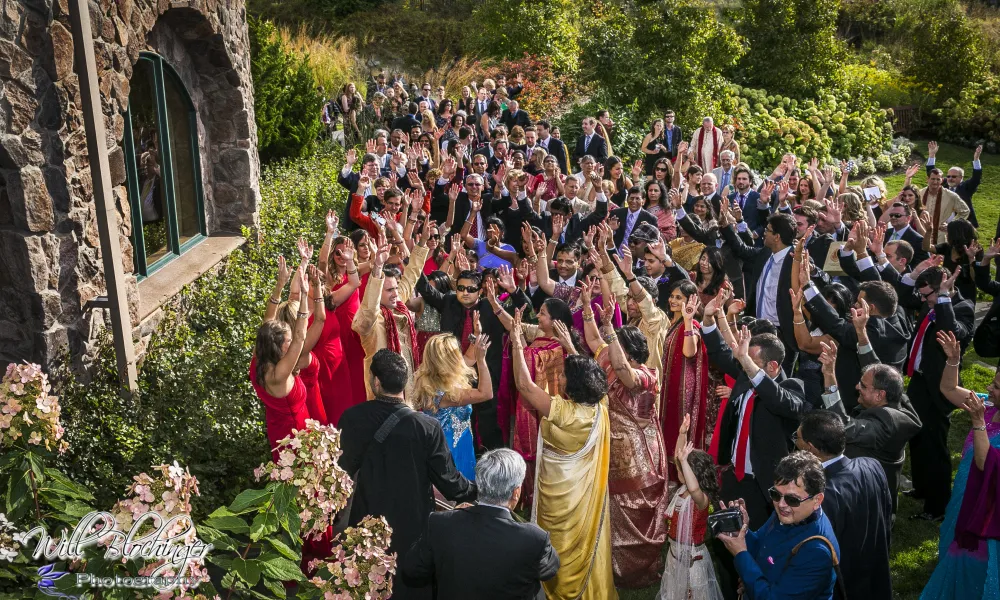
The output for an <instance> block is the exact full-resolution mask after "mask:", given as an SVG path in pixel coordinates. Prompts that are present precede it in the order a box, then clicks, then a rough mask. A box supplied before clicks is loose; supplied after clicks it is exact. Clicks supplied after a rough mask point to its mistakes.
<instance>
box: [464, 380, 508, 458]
mask: <svg viewBox="0 0 1000 600" xmlns="http://www.w3.org/2000/svg"><path fill="white" fill-rule="evenodd" d="M472 418H473V424H472V427H473V429H472V431H473V434H474V435H473V437H474V439H475V442H476V446H477V448H476V450H477V454H478V453H479V452H478V450H479V447H482V448H483V449H484V450H495V449H497V448H503V447H504V443H503V433H502V432H501V431H500V423H498V422H497V399H496V393H494V394H493V398H492V399H491V400H487V401H486V402H479V403H477V404H473V405H472Z"/></svg>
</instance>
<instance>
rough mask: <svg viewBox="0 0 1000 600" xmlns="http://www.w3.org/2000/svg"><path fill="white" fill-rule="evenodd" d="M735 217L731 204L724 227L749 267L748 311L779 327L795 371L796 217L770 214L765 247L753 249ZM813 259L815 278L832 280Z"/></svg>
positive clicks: (787, 361)
mask: <svg viewBox="0 0 1000 600" xmlns="http://www.w3.org/2000/svg"><path fill="white" fill-rule="evenodd" d="M731 218H732V217H731V215H730V213H729V210H728V207H727V208H726V209H725V210H723V212H722V214H721V215H720V227H721V231H722V237H723V239H725V240H726V245H727V246H731V247H732V250H733V253H734V254H736V256H738V257H739V258H740V259H741V260H743V262H744V264H746V266H747V267H748V268H746V269H744V273H746V280H745V281H744V285H745V287H746V301H747V307H746V310H747V314H750V315H753V316H755V317H757V318H758V319H767V320H769V321H771V322H772V323H774V324H775V325H776V326H777V327H778V335H779V337H780V338H781V341H782V342H784V343H785V351H786V355H785V363H784V365H783V366H784V368H785V370H786V371H791V368H792V365H793V364H794V361H795V358H796V355H797V354H798V351H799V346H798V344H796V343H795V325H794V323H793V321H794V320H795V317H794V313H793V311H792V300H791V297H790V296H789V294H788V290H790V289H792V269H793V268H798V265H796V264H794V262H795V261H794V258H793V256H792V243H793V242H794V241H795V234H796V229H795V219H793V218H792V216H791V215H788V214H782V213H778V214H773V215H771V216H770V217H768V219H767V226H766V227H765V228H764V247H763V248H752V247H750V246H747V245H746V244H745V243H744V242H743V240H742V239H740V237H739V236H737V235H736V232H735V231H733V229H732V227H730V226H729V220H730V219H731ZM809 262H810V270H811V275H810V277H811V279H812V280H813V281H815V282H816V284H817V285H819V286H821V287H822V286H825V285H826V284H828V283H830V277H829V275H827V274H826V273H825V272H824V271H822V270H820V269H817V268H816V265H815V264H813V263H812V257H811V256H810V258H809ZM747 263H749V264H747ZM803 283H804V282H803Z"/></svg>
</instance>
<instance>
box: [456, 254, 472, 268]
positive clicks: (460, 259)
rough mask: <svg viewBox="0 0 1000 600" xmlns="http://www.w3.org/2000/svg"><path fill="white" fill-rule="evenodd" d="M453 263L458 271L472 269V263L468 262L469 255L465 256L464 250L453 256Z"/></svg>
mask: <svg viewBox="0 0 1000 600" xmlns="http://www.w3.org/2000/svg"><path fill="white" fill-rule="evenodd" d="M455 265H456V266H457V267H458V270H459V271H469V270H471V269H472V265H470V264H469V257H468V256H466V254H465V252H459V253H458V255H457V256H456V257H455Z"/></svg>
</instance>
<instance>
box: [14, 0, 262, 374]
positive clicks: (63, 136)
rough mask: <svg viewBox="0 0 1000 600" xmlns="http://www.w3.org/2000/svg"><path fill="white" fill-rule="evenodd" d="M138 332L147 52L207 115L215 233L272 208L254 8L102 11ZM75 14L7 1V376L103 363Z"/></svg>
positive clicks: (151, 4) (125, 2)
mask: <svg viewBox="0 0 1000 600" xmlns="http://www.w3.org/2000/svg"><path fill="white" fill-rule="evenodd" d="M89 7H90V19H91V25H92V27H93V35H94V45H95V58H96V62H97V71H98V76H99V81H100V95H101V104H102V108H103V112H104V118H105V126H106V127H107V149H108V153H109V160H110V166H111V175H112V184H113V185H114V186H115V187H114V199H115V203H116V205H117V209H118V230H119V241H120V243H121V248H122V267H123V269H124V271H125V273H126V279H127V290H128V298H129V308H130V312H131V317H132V325H133V327H134V328H136V331H137V332H138V331H139V325H140V324H139V318H138V317H139V315H138V305H139V288H138V287H137V284H136V278H135V275H134V271H135V269H134V265H133V253H132V244H131V240H130V238H129V236H130V235H131V233H132V232H131V229H132V220H131V211H130V207H129V202H128V192H127V188H126V181H125V154H124V152H123V149H122V144H123V139H122V138H123V135H124V129H125V111H126V109H127V107H128V96H129V82H130V80H131V77H132V69H133V66H134V65H135V63H136V60H137V59H138V57H139V53H140V52H141V51H150V52H156V53H158V54H160V55H162V56H163V57H164V58H165V59H166V60H167V61H168V62H169V63H170V64H171V65H172V66H173V67H174V68H175V70H176V71H177V72H178V74H179V75H180V77H181V79H182V80H183V82H184V84H185V86H186V87H187V89H188V91H189V93H190V95H191V97H192V100H193V102H194V104H195V108H196V109H197V113H198V132H199V138H200V152H201V163H202V165H201V167H202V173H201V175H202V182H203V185H204V192H205V211H206V222H207V227H208V233H209V234H210V235H211V234H212V233H213V232H220V231H239V230H240V227H241V226H242V225H251V226H252V225H253V224H254V223H255V222H256V219H257V211H258V204H259V200H260V189H259V181H258V174H259V163H258V157H257V150H256V148H257V133H256V128H255V127H254V112H253V86H252V82H251V78H250V56H249V42H248V39H247V25H246V7H245V3H244V1H243V0H90V2H89ZM74 56H75V53H74V42H73V37H72V34H71V25H70V19H69V3H68V0H0V364H3V363H7V362H11V361H21V360H29V361H32V362H38V363H42V364H51V363H52V362H53V361H54V360H55V359H57V358H59V357H60V355H61V353H62V352H63V351H64V350H65V349H66V348H68V350H69V352H70V355H71V356H72V357H73V358H74V360H75V362H77V361H81V360H82V361H84V362H86V357H87V356H89V355H91V354H92V351H93V344H94V342H95V340H96V334H97V333H98V332H99V331H100V330H101V328H102V327H104V321H105V315H104V310H103V309H92V308H90V307H89V306H88V302H89V301H90V300H92V299H93V298H95V297H97V296H101V295H103V294H104V293H105V283H104V272H103V264H102V260H101V248H100V241H99V238H98V233H97V221H96V212H95V207H94V201H93V186H92V182H91V177H90V159H89V156H88V151H87V143H86V132H85V131H84V124H83V118H82V113H81V111H80V106H81V100H80V88H79V78H78V76H77V73H76V69H77V68H78V66H77V65H75V58H74Z"/></svg>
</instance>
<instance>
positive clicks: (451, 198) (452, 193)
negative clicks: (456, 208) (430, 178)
mask: <svg viewBox="0 0 1000 600" xmlns="http://www.w3.org/2000/svg"><path fill="white" fill-rule="evenodd" d="M461 191H462V188H461V187H460V186H459V185H458V184H457V183H453V184H451V185H450V186H449V187H448V202H455V201H457V200H458V195H459V193H461Z"/></svg>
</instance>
